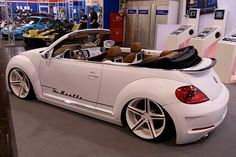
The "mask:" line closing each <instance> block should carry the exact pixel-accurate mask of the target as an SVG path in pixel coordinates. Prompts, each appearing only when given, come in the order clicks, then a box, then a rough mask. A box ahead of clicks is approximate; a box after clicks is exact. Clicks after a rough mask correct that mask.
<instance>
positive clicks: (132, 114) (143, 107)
mask: <svg viewBox="0 0 236 157" xmlns="http://www.w3.org/2000/svg"><path fill="white" fill-rule="evenodd" d="M126 121H127V124H128V126H129V128H130V130H131V131H132V132H133V133H134V134H136V135H137V136H139V137H141V138H143V139H149V140H151V139H156V138H157V137H159V136H160V135H161V134H162V133H163V131H164V129H165V126H166V116H165V113H164V111H163V109H162V108H161V107H160V105H159V104H158V103H156V102H155V101H152V100H150V99H145V98H138V99H134V100H132V101H131V102H130V103H129V104H128V106H127V110H126Z"/></svg>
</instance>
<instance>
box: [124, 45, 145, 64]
mask: <svg viewBox="0 0 236 157" xmlns="http://www.w3.org/2000/svg"><path fill="white" fill-rule="evenodd" d="M142 49H143V46H142V44H141V43H140V42H135V43H132V44H131V47H130V54H128V55H127V56H126V57H125V58H124V63H133V62H134V60H135V57H136V54H137V53H138V52H141V50H142Z"/></svg>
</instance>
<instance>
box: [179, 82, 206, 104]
mask: <svg viewBox="0 0 236 157" xmlns="http://www.w3.org/2000/svg"><path fill="white" fill-rule="evenodd" d="M175 95H176V97H177V98H178V99H179V100H180V101H181V102H183V103H186V104H198V103H202V102H205V101H208V100H209V98H208V97H207V96H206V95H205V94H204V93H203V92H202V91H201V90H199V89H198V88H197V87H195V86H192V85H191V86H183V87H179V88H178V89H176V91H175Z"/></svg>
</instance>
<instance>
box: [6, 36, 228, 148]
mask: <svg viewBox="0 0 236 157" xmlns="http://www.w3.org/2000/svg"><path fill="white" fill-rule="evenodd" d="M67 36H68V35H65V36H63V37H62V38H61V39H59V40H58V41H56V42H55V43H53V44H52V45H51V46H49V47H47V48H42V49H35V50H31V51H27V52H24V53H21V54H20V55H17V56H15V57H13V58H12V59H11V60H10V62H9V64H8V66H7V69H6V80H8V76H9V73H10V71H11V70H12V69H14V68H19V69H21V70H22V71H24V72H25V73H26V75H27V76H28V77H29V79H30V81H31V83H32V85H33V88H34V91H35V94H36V96H37V98H38V99H39V100H41V101H44V102H47V103H51V104H53V105H56V106H59V107H63V108H66V109H69V110H72V111H75V112H79V113H82V114H86V115H89V116H92V117H95V118H99V119H102V120H105V121H108V122H111V123H114V124H118V125H122V123H121V116H122V115H121V113H122V110H124V109H125V108H126V104H127V103H128V102H130V101H131V100H133V99H135V98H148V99H150V100H152V101H154V102H156V103H158V104H160V105H161V106H162V107H163V108H164V109H165V110H166V111H167V113H168V114H169V115H170V117H171V118H172V120H173V122H174V124H175V128H176V135H177V139H176V143H177V144H184V143H189V142H194V141H196V140H198V139H200V138H201V137H203V136H204V135H205V134H206V133H208V132H210V131H212V130H213V129H215V128H216V127H217V126H218V125H219V124H220V123H221V122H222V121H223V119H224V116H225V114H226V111H227V103H228V100H229V92H228V90H227V89H226V87H225V86H224V85H223V84H222V83H221V81H220V80H219V78H218V76H217V75H216V74H215V72H214V70H213V69H208V70H205V71H199V72H197V71H196V70H199V69H202V68H204V67H206V66H207V65H209V64H210V63H211V62H210V60H209V59H207V58H203V61H202V62H201V63H200V64H199V65H197V66H195V67H191V68H188V69H185V70H190V71H188V72H183V71H179V70H163V69H149V68H141V67H132V66H127V64H123V63H112V62H104V63H103V62H99V63H98V62H90V61H80V60H73V59H58V58H53V57H51V49H52V48H53V46H55V45H57V44H58V43H59V42H60V41H62V40H64V39H65V38H67ZM126 50H127V51H129V49H126ZM41 51H43V52H42V53H39V52H41ZM148 52H150V53H156V54H158V52H155V51H153V50H145V53H148ZM45 54H47V56H48V57H47V58H45ZM191 71H192V72H191ZM186 85H194V86H196V87H197V88H199V89H200V90H202V91H203V92H204V93H205V94H206V95H207V96H208V97H209V99H210V100H209V101H207V102H204V103H201V104H195V105H187V104H184V103H181V102H180V101H179V100H178V99H177V98H176V96H175V90H176V89H177V88H178V87H181V86H186ZM7 86H8V90H9V91H11V90H10V87H9V84H8V81H7ZM63 91H64V92H63ZM61 93H63V94H61ZM213 125H214V126H213ZM209 126H213V127H211V128H207V129H202V130H197V131H193V129H195V128H204V127H209Z"/></svg>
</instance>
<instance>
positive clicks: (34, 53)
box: [20, 47, 46, 58]
mask: <svg viewBox="0 0 236 157" xmlns="http://www.w3.org/2000/svg"><path fill="white" fill-rule="evenodd" d="M45 49H46V47H43V48H37V49H33V50H29V51H25V52H22V53H20V55H24V56H27V57H29V58H32V57H34V56H39V55H40V53H41V52H43V51H44V50H45Z"/></svg>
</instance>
